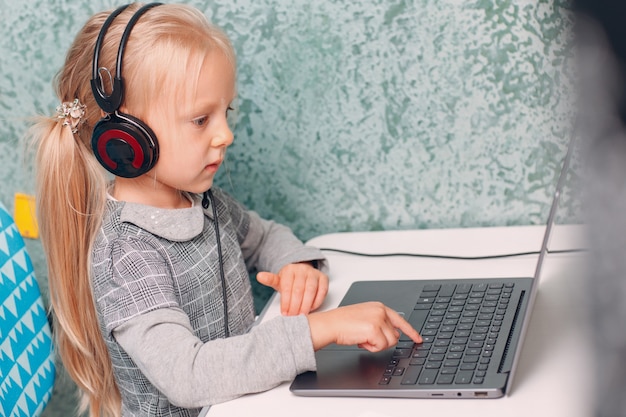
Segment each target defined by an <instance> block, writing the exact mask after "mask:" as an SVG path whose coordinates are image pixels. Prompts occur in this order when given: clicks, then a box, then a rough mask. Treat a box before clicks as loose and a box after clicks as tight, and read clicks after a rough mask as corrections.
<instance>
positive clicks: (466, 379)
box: [454, 371, 474, 384]
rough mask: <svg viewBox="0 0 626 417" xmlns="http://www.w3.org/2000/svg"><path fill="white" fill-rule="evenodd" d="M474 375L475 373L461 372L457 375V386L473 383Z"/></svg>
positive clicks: (455, 380)
mask: <svg viewBox="0 0 626 417" xmlns="http://www.w3.org/2000/svg"><path fill="white" fill-rule="evenodd" d="M473 374H474V372H473V371H459V372H457V374H456V378H455V379H454V382H456V383H457V384H469V383H470V382H472V376H473Z"/></svg>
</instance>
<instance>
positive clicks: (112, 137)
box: [91, 3, 161, 178]
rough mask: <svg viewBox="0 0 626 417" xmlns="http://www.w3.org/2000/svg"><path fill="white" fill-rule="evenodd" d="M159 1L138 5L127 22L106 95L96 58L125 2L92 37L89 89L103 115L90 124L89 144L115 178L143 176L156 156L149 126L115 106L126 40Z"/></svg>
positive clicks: (118, 100) (156, 145) (121, 95)
mask: <svg viewBox="0 0 626 417" xmlns="http://www.w3.org/2000/svg"><path fill="white" fill-rule="evenodd" d="M160 4H161V3H150V4H146V5H145V6H142V7H141V8H140V9H139V10H137V11H136V12H135V14H134V15H133V16H132V17H131V18H130V20H129V21H128V24H127V25H126V29H124V33H123V34H122V38H121V40H120V46H119V49H118V51H117V62H116V71H115V78H114V79H112V80H110V81H111V93H110V94H107V93H106V92H105V90H104V82H103V80H102V73H103V72H104V73H105V74H108V75H109V78H110V77H111V74H110V72H109V70H108V69H106V68H99V67H98V57H99V55H100V49H101V47H102V41H103V39H104V35H105V34H106V32H107V30H108V29H109V26H110V25H111V23H112V22H113V20H114V19H115V18H116V17H117V16H118V15H119V14H120V13H121V12H123V11H124V10H125V9H126V8H127V7H128V6H129V5H128V4H127V5H125V6H122V7H119V8H118V9H116V10H115V11H114V12H113V13H111V15H109V17H108V18H107V19H106V20H105V22H104V24H103V25H102V29H100V34H99V35H98V39H97V40H96V46H95V50H94V54H93V76H92V80H91V90H92V92H93V95H94V97H95V99H96V102H97V103H98V106H100V108H101V109H102V111H104V112H105V113H106V115H105V116H104V117H103V118H102V119H100V120H99V121H98V123H96V125H95V126H94V130H93V134H92V136H91V147H92V149H93V152H94V154H95V155H96V158H97V159H98V161H99V162H100V163H101V164H102V166H104V168H106V169H107V171H109V172H111V173H112V174H114V175H116V176H118V177H125V178H134V177H138V176H140V175H143V174H145V173H146V172H148V171H150V170H151V169H152V168H153V167H154V165H155V164H156V162H157V159H158V158H159V143H158V142H157V138H156V135H155V134H154V132H153V131H152V129H150V127H149V126H148V125H147V124H145V123H144V122H142V121H141V120H139V119H138V118H136V117H133V116H131V115H129V114H125V113H122V112H120V111H119V108H120V106H121V105H122V101H123V99H124V80H123V78H122V59H123V56H124V48H125V47H126V42H127V41H128V37H129V36H130V32H131V30H132V28H133V26H135V24H136V23H137V20H139V18H140V17H141V15H143V14H144V13H145V12H146V11H148V10H149V9H151V8H153V7H155V6H158V5H160Z"/></svg>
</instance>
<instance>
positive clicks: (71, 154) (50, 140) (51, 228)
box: [29, 4, 235, 416]
mask: <svg viewBox="0 0 626 417" xmlns="http://www.w3.org/2000/svg"><path fill="white" fill-rule="evenodd" d="M140 6H141V5H140V4H132V5H130V6H129V7H128V8H127V9H126V10H124V12H122V13H121V14H120V15H119V16H118V17H117V18H116V19H115V20H114V21H113V23H112V24H111V26H110V27H109V29H108V31H107V33H106V36H105V38H104V42H103V44H102V48H101V51H100V58H99V66H100V67H106V68H108V69H109V71H110V72H111V74H112V75H113V76H114V75H115V61H116V58H117V51H118V46H119V41H120V38H121V35H122V32H123V31H124V28H125V27H126V24H127V23H128V20H129V19H130V17H131V16H132V15H133V13H134V12H135V11H136V10H137V9H138V8H139V7H140ZM109 14H110V11H108V12H102V13H98V14H96V15H94V16H93V17H92V18H91V19H89V21H88V22H87V23H86V24H85V26H84V27H83V28H82V30H81V31H80V32H79V33H78V35H77V36H76V39H75V40H74V43H73V44H72V46H71V47H70V49H69V51H68V53H67V56H66V59H65V63H64V65H63V67H62V68H61V70H60V71H59V73H58V74H57V76H56V78H55V87H56V93H57V95H58V98H59V99H60V101H61V102H71V101H73V100H74V99H76V98H77V99H79V100H80V102H81V103H83V104H85V105H86V108H87V110H86V114H85V116H84V123H83V124H81V125H80V126H79V127H78V131H77V132H76V133H75V134H73V133H72V130H71V129H70V128H69V127H67V126H63V125H62V124H61V123H60V122H58V120H57V119H56V118H51V117H40V118H38V119H37V122H36V123H35V124H34V125H33V126H32V128H31V130H30V132H29V133H30V136H31V139H32V140H33V143H34V144H35V147H36V155H35V167H36V171H37V172H36V183H37V185H36V195H37V213H38V217H39V218H38V220H39V223H40V232H41V238H42V243H43V247H44V251H45V253H46V260H47V264H48V278H49V286H50V302H51V306H52V311H53V318H54V332H55V338H56V343H57V349H58V352H59V355H60V357H61V359H62V361H63V364H64V366H65V368H66V369H67V372H68V374H69V375H70V376H71V378H72V379H73V380H74V381H75V382H76V384H77V385H78V387H79V388H80V390H81V392H82V396H81V397H82V398H81V405H80V409H81V412H84V411H85V410H87V409H88V410H89V414H90V415H91V416H119V415H121V397H120V393H119V390H118V387H117V384H116V382H115V379H114V375H113V370H112V365H111V361H110V358H109V355H108V352H107V348H106V345H105V342H104V339H103V337H102V334H101V332H100V327H99V324H98V318H97V314H96V309H95V304H94V298H93V294H92V291H91V277H90V274H91V246H92V244H93V242H94V239H95V237H96V234H97V233H98V230H99V228H100V223H101V219H102V216H103V213H104V209H105V202H106V189H107V176H106V173H105V171H104V169H103V168H102V167H101V166H100V165H99V164H98V162H97V160H96V158H95V156H94V155H93V152H92V149H91V134H92V131H93V127H94V125H95V124H96V123H97V122H98V121H99V120H100V118H101V117H102V112H101V110H100V108H99V107H98V105H97V104H96V102H95V99H94V96H93V94H92V91H91V86H90V80H91V77H92V60H93V53H94V46H95V43H96V38H97V36H98V34H99V32H100V29H101V27H102V25H103V23H104V21H105V19H106V18H107V17H108V16H109ZM214 50H218V51H221V52H222V53H224V54H225V56H227V57H228V58H229V59H230V60H231V62H232V64H233V70H234V68H235V54H234V51H233V48H232V46H231V44H230V42H229V40H228V38H227V37H226V35H224V33H223V32H221V31H220V30H219V29H217V28H216V27H214V26H212V25H210V24H209V23H208V22H207V20H206V18H205V17H204V16H203V15H202V14H201V13H200V12H199V11H198V10H196V9H194V8H192V7H190V6H185V5H173V4H170V5H161V6H159V7H155V8H153V9H150V10H149V11H148V12H146V13H145V14H144V15H142V16H141V18H140V19H139V21H138V22H137V24H136V25H135V26H134V28H133V30H132V33H131V35H130V37H129V40H128V44H127V47H126V50H125V53H124V62H123V70H122V76H123V77H124V80H125V96H124V101H123V103H122V107H123V110H124V111H125V112H126V113H129V114H132V115H133V116H135V117H139V118H144V117H147V116H148V115H149V114H150V112H152V111H154V109H153V108H152V106H153V105H154V103H161V105H160V106H158V107H161V109H160V110H158V111H160V112H163V111H165V110H164V107H165V106H166V104H164V103H163V101H164V100H163V97H166V98H170V99H171V98H176V97H177V98H182V99H184V98H188V95H189V94H193V90H194V89H193V85H192V86H189V83H190V82H191V83H194V82H196V81H195V80H197V78H198V74H199V73H200V67H201V65H202V61H203V60H204V59H205V57H206V56H207V55H208V53H209V52H211V51H214ZM194 75H195V77H194ZM155 86H156V88H155ZM181 90H182V92H181ZM181 94H183V96H181ZM174 102H177V101H174ZM172 107H175V106H172Z"/></svg>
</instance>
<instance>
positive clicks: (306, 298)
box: [256, 262, 328, 316]
mask: <svg viewBox="0 0 626 417" xmlns="http://www.w3.org/2000/svg"><path fill="white" fill-rule="evenodd" d="M256 279H257V281H259V283H261V284H263V285H266V286H268V287H272V288H273V289H275V290H276V291H277V292H278V293H279V294H280V311H281V313H282V314H283V315H287V316H296V315H299V314H309V313H310V312H312V311H314V310H316V309H317V308H318V307H319V306H320V305H322V302H323V301H324V299H325V298H326V294H327V293H328V277H327V276H326V274H324V273H323V272H321V271H320V270H318V269H316V268H314V267H313V266H312V265H311V264H310V263H308V262H302V263H295V264H288V265H285V266H284V267H283V268H281V270H280V271H279V272H278V274H272V273H271V272H259V273H258V274H257V277H256Z"/></svg>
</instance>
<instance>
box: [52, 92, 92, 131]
mask: <svg viewBox="0 0 626 417" xmlns="http://www.w3.org/2000/svg"><path fill="white" fill-rule="evenodd" d="M86 108H87V106H85V105H84V104H82V103H81V102H80V101H79V100H78V99H77V98H75V99H74V101H64V102H63V103H61V105H59V106H57V119H59V120H62V121H63V126H69V127H70V128H71V129H72V133H76V132H78V126H79V125H81V124H83V123H84V122H85V120H84V119H83V117H84V116H85V109H86Z"/></svg>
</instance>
